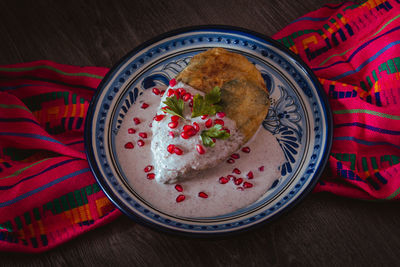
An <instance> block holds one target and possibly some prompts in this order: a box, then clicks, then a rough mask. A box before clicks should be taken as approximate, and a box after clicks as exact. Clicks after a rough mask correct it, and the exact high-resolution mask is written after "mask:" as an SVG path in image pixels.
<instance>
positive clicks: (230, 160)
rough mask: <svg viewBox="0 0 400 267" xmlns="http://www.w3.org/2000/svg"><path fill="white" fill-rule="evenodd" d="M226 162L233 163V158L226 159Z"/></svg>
mask: <svg viewBox="0 0 400 267" xmlns="http://www.w3.org/2000/svg"><path fill="white" fill-rule="evenodd" d="M226 162H228V163H229V164H233V163H235V160H234V159H228V160H227V161H226Z"/></svg>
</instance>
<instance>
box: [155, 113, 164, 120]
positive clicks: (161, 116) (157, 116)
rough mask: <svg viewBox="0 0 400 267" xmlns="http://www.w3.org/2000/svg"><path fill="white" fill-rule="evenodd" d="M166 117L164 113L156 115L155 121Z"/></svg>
mask: <svg viewBox="0 0 400 267" xmlns="http://www.w3.org/2000/svg"><path fill="white" fill-rule="evenodd" d="M164 117H165V115H162V114H160V115H156V116H155V117H154V120H155V121H160V120H162V119H164Z"/></svg>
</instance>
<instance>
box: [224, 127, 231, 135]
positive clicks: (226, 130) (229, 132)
mask: <svg viewBox="0 0 400 267" xmlns="http://www.w3.org/2000/svg"><path fill="white" fill-rule="evenodd" d="M222 131H225V132H227V133H228V134H231V130H229V129H227V128H223V129H222Z"/></svg>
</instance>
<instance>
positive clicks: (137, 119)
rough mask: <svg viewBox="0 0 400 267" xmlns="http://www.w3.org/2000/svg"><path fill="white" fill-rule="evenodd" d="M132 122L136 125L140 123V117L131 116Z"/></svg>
mask: <svg viewBox="0 0 400 267" xmlns="http://www.w3.org/2000/svg"><path fill="white" fill-rule="evenodd" d="M133 122H134V123H135V124H136V125H138V124H140V119H139V118H136V117H135V118H133Z"/></svg>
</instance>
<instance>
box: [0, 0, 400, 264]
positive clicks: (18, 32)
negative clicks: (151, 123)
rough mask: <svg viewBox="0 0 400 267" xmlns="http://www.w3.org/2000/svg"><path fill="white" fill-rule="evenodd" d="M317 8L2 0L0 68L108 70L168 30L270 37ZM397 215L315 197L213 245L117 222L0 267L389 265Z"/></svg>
mask: <svg viewBox="0 0 400 267" xmlns="http://www.w3.org/2000/svg"><path fill="white" fill-rule="evenodd" d="M338 2H339V1H330V2H329V3H338ZM325 3H328V1H318V0H303V1H290V0H284V1H278V0H275V1H267V0H264V1H263V0H253V1H244V0H233V1H220V0H202V1H200V0H197V1H188V0H187V1H185V0H179V1H172V0H170V1H167V0H162V1H161V0H160V1H156V0H151V1H144V0H143V1H135V0H123V1H99V0H98V1H94V0H90V1H74V0H71V1H13V0H9V1H5V0H3V1H0V36H1V41H0V64H11V63H18V62H25V61H32V60H40V59H49V60H53V61H56V62H59V63H65V64H74V65H93V66H106V67H111V66H112V65H113V63H115V62H116V61H117V60H118V59H119V58H121V57H122V56H124V55H125V54H126V53H127V52H128V51H130V50H131V49H133V48H134V47H135V46H137V45H139V44H140V43H142V42H144V41H146V40H148V39H150V38H152V37H154V36H156V35H158V34H160V33H163V32H165V31H169V30H172V29H175V28H179V27H183V26H191V25H199V24H226V25H233V26H239V27H244V28H248V29H250V30H254V31H257V32H260V33H264V34H267V35H273V34H274V33H275V32H277V31H279V30H280V29H282V28H283V27H284V26H285V25H287V24H289V23H290V22H291V21H293V20H294V19H296V18H297V17H299V16H301V15H304V14H306V13H307V12H309V11H312V10H315V9H318V8H319V7H321V6H322V5H323V4H325ZM399 208H400V203H387V202H385V203H376V202H364V201H357V200H350V199H344V198H341V197H337V196H333V195H328V194H315V195H310V196H309V197H307V198H306V199H305V200H304V201H303V202H302V203H301V204H300V205H298V206H297V207H296V208H295V209H293V210H292V211H290V212H289V213H288V214H286V215H284V216H283V217H281V218H280V219H278V220H276V221H274V222H271V223H269V224H267V225H264V226H262V227H260V228H258V229H255V230H252V231H250V232H247V233H244V234H241V235H237V236H233V237H229V238H224V239H214V240H199V239H189V238H182V237H177V236H171V235H167V234H163V233H159V232H156V231H153V230H151V229H148V228H146V227H144V226H141V225H138V224H136V223H134V222H133V221H131V220H130V219H128V218H127V217H125V216H121V217H120V218H119V219H117V220H116V221H114V222H112V223H110V224H108V225H106V226H103V227H101V228H98V229H95V230H93V231H90V232H88V233H86V234H84V235H81V236H80V237H78V238H76V239H74V240H72V241H70V242H68V243H66V244H64V245H62V246H60V247H57V248H55V249H53V250H51V251H49V252H47V253H43V254H39V255H21V254H13V253H0V266H60V265H61V266H83V265H85V266H95V265H97V266H112V265H113V266H128V265H129V266H172V265H174V266H248V265H249V266H269V265H278V266H286V265H294V266H299V265H300V266H310V265H311V266H348V265H350V264H351V265H354V266H378V265H382V266H389V265H391V266H396V265H398V264H399V261H400V253H399V249H400V227H399V226H400V213H399Z"/></svg>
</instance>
